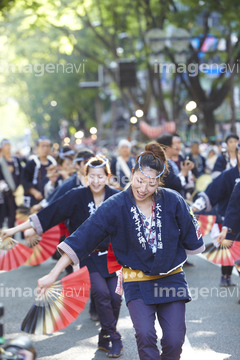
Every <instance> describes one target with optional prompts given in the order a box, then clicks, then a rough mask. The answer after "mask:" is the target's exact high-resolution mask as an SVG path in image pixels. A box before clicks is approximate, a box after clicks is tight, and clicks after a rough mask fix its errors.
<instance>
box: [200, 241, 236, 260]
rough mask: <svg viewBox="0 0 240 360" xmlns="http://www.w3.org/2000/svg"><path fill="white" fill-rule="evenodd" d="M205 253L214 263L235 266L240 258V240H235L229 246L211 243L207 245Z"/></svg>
mask: <svg viewBox="0 0 240 360" xmlns="http://www.w3.org/2000/svg"><path fill="white" fill-rule="evenodd" d="M203 255H204V256H205V257H206V258H207V259H208V260H209V261H211V262H213V263H214V264H220V265H223V266H234V265H235V261H237V260H239V259H240V242H239V241H233V242H232V245H231V246H229V247H227V248H221V247H216V246H214V245H213V244H210V245H208V246H207V247H206V250H205V251H204V252H203Z"/></svg>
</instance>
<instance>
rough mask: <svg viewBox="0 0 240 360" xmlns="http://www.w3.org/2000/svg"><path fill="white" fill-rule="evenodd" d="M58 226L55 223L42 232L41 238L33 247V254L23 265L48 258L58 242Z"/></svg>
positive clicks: (34, 263) (37, 262)
mask: <svg viewBox="0 0 240 360" xmlns="http://www.w3.org/2000/svg"><path fill="white" fill-rule="evenodd" d="M59 238H60V228H59V225H56V226H54V227H52V228H51V229H49V230H48V231H46V232H45V233H43V234H42V236H41V240H40V241H39V242H38V243H37V245H35V246H34V247H33V254H32V255H31V257H30V258H29V259H28V260H27V261H26V263H25V265H28V266H36V265H39V264H41V263H42V262H44V261H46V260H47V259H49V258H50V257H51V256H52V255H53V254H54V253H55V251H56V248H57V245H58V244H59Z"/></svg>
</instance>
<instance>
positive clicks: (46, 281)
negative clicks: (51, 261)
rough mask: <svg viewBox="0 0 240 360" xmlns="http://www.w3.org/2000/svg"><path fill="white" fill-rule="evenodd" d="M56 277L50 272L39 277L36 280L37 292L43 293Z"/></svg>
mask: <svg viewBox="0 0 240 360" xmlns="http://www.w3.org/2000/svg"><path fill="white" fill-rule="evenodd" d="M56 279H57V276H55V275H54V274H53V273H52V272H50V273H49V274H47V275H45V276H43V277H42V278H40V279H39V280H38V282H37V284H38V285H37V293H38V294H41V295H43V294H45V292H46V291H47V289H48V288H49V287H50V286H52V284H53V283H54V282H55V281H56Z"/></svg>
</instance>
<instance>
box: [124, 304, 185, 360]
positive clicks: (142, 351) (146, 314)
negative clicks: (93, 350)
mask: <svg viewBox="0 0 240 360" xmlns="http://www.w3.org/2000/svg"><path fill="white" fill-rule="evenodd" d="M128 310H129V313H130V316H131V319H132V322H133V326H134V329H135V332H136V334H135V336H136V339H137V347H138V354H139V358H140V360H179V359H180V355H181V352H182V345H183V343H184V338H185V333H186V322H185V302H184V301H175V302H170V303H166V304H157V305H146V304H145V303H144V301H143V300H142V299H136V300H131V301H129V303H128ZM155 315H157V318H158V321H159V324H160V326H161V328H162V332H163V336H162V339H161V346H162V354H161V355H160V353H159V349H158V347H157V334H156V330H155V327H154V322H155Z"/></svg>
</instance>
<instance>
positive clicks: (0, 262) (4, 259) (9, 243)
mask: <svg viewBox="0 0 240 360" xmlns="http://www.w3.org/2000/svg"><path fill="white" fill-rule="evenodd" d="M32 253H33V250H32V249H29V248H28V247H27V246H25V245H23V244H21V243H19V242H18V241H16V240H14V239H12V238H10V237H8V238H6V239H4V240H1V241H0V270H5V271H9V270H13V269H16V268H18V267H19V266H21V265H23V264H24V263H25V262H26V260H27V259H28V258H29V257H30V256H31V255H32Z"/></svg>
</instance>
